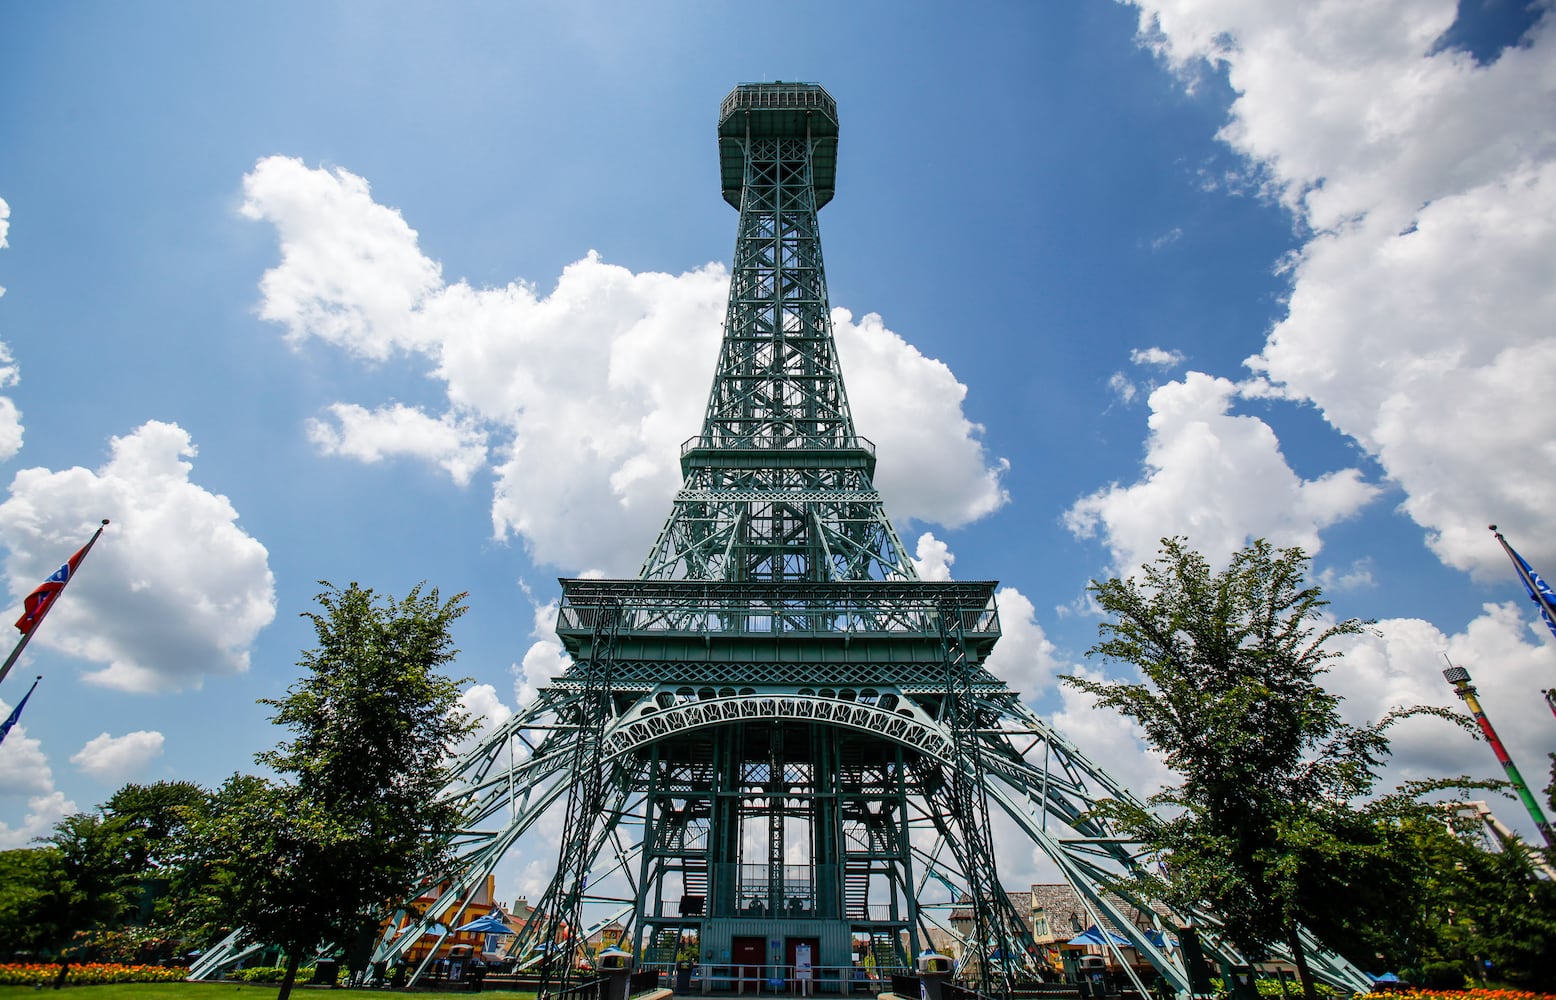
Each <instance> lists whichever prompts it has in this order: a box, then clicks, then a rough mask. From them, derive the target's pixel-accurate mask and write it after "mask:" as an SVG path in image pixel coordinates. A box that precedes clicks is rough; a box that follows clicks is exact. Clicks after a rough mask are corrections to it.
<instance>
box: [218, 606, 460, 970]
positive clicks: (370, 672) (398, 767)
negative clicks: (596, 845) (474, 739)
mask: <svg viewBox="0 0 1556 1000" xmlns="http://www.w3.org/2000/svg"><path fill="white" fill-rule="evenodd" d="M324 586H325V587H326V588H327V589H326V590H325V591H324V592H323V593H322V594H320V595H319V598H318V600H319V604H320V605H321V607H322V610H320V611H318V612H314V613H311V614H309V615H307V616H306V617H308V618H309V619H310V620H311V621H312V622H313V626H314V632H315V636H316V639H317V645H316V646H315V648H314V649H312V650H308V651H306V652H304V654H303V658H302V660H301V661H300V663H299V665H300V666H302V667H303V668H305V670H306V673H305V674H304V676H303V677H302V678H301V679H300V680H298V681H297V682H296V683H295V684H293V685H292V687H291V688H290V689H289V690H288V692H287V694H286V696H285V697H283V698H277V699H266V700H264V701H263V704H267V705H270V706H271V707H272V708H274V709H275V713H274V715H273V716H272V721H273V722H275V723H277V724H278V725H281V726H284V727H286V728H287V729H289V730H290V731H291V738H290V740H287V741H283V742H282V743H280V744H279V745H278V746H277V747H276V748H275V749H274V750H270V751H266V752H264V753H260V754H258V755H257V760H258V761H259V762H260V763H262V764H265V765H268V766H269V767H270V768H272V769H273V770H274V771H275V772H276V773H277V774H278V775H279V776H280V778H281V780H278V781H267V780H262V779H256V778H247V777H239V778H234V779H233V780H232V781H229V782H228V783H227V784H226V785H224V786H223V788H222V789H221V790H220V791H219V792H218V795H217V799H218V800H219V805H218V807H217V808H215V809H213V810H212V814H211V816H210V817H209V818H208V820H207V821H206V822H205V823H204V824H203V827H202V831H201V832H202V836H201V837H200V838H199V839H200V840H201V842H202V843H203V845H204V846H203V856H204V859H205V863H206V871H207V875H208V878H209V881H210V883H211V884H212V885H213V886H215V887H216V895H217V897H218V898H219V899H220V900H221V902H222V904H223V905H224V906H225V907H226V909H227V913H228V916H229V919H230V920H231V921H232V922H233V923H235V924H242V925H244V926H246V927H247V928H249V931H250V933H252V934H253V935H254V936H256V937H257V938H259V939H260V940H262V941H265V942H266V943H269V944H274V945H278V946H280V947H282V948H283V949H285V950H286V952H287V955H288V959H289V961H290V963H291V964H290V966H289V972H288V975H287V977H286V980H285V981H284V983H283V986H282V992H281V1000H285V997H286V996H287V994H288V993H289V992H290V989H291V985H292V981H293V978H294V977H295V972H296V968H297V965H298V962H299V959H301V958H302V957H305V953H309V952H310V951H311V949H313V948H315V947H316V946H318V945H319V944H321V943H326V942H345V941H349V940H351V939H353V938H355V937H356V936H357V934H358V933H359V932H360V930H361V928H362V927H363V926H364V925H376V923H377V922H378V920H379V918H380V916H381V914H382V913H383V911H384V909H385V908H386V906H387V905H388V904H390V903H392V902H397V901H399V900H400V899H403V898H404V897H406V896H408V895H410V894H411V893H412V892H413V890H414V889H415V887H416V886H417V885H418V884H419V882H420V881H421V880H422V879H424V878H426V877H429V876H430V875H432V874H434V873H438V872H440V871H442V870H443V869H444V868H446V866H447V864H448V862H449V860H450V852H449V847H448V842H449V838H450V837H451V836H452V835H453V833H455V832H456V831H457V830H458V828H459V823H460V804H459V803H458V802H454V801H449V800H447V799H444V798H442V797H441V796H440V793H441V792H442V790H443V788H444V787H445V785H446V784H447V782H448V779H449V773H450V772H449V767H448V765H449V762H450V758H449V754H450V748H451V747H453V746H454V745H455V744H457V743H458V742H459V740H460V739H462V738H463V737H464V736H465V735H466V734H467V733H468V732H469V730H470V727H471V723H470V721H469V720H468V718H467V717H466V716H465V715H464V713H462V712H460V711H459V709H458V701H459V684H460V683H462V682H461V681H457V680H454V679H452V678H449V677H447V676H445V675H443V674H442V673H440V672H439V668H441V667H443V666H444V665H446V664H447V663H449V662H450V661H452V660H453V658H454V656H455V654H456V652H457V651H456V650H455V649H454V647H453V638H452V635H451V632H450V628H451V626H452V624H453V622H454V621H455V620H456V619H457V618H459V616H460V615H462V614H463V613H464V610H465V609H464V605H463V604H462V603H461V602H462V599H463V596H464V595H462V594H461V595H459V596H456V597H454V598H451V599H449V600H447V601H442V600H440V598H439V596H438V592H437V591H436V590H432V591H430V592H429V593H425V594H424V593H422V589H421V588H420V587H417V588H415V589H413V590H412V591H411V592H410V594H409V595H408V596H406V597H405V598H404V599H403V600H400V601H395V600H393V599H388V598H386V599H382V600H381V599H379V598H378V597H377V595H375V594H374V593H373V591H372V590H369V589H365V588H361V587H358V586H357V585H356V584H352V585H351V586H349V587H347V588H345V589H344V590H342V589H338V588H335V587H333V586H331V585H329V584H325V585H324Z"/></svg>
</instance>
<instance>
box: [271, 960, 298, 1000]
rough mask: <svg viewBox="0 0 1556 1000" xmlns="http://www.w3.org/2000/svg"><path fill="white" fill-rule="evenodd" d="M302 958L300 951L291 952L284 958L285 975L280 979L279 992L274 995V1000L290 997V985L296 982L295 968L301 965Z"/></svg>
mask: <svg viewBox="0 0 1556 1000" xmlns="http://www.w3.org/2000/svg"><path fill="white" fill-rule="evenodd" d="M302 960H303V956H302V952H300V951H291V952H289V953H288V954H287V956H286V975H285V976H283V977H281V992H280V993H277V994H276V1000H286V998H287V997H289V996H291V995H292V984H293V983H295V982H297V966H298V965H300V964H302Z"/></svg>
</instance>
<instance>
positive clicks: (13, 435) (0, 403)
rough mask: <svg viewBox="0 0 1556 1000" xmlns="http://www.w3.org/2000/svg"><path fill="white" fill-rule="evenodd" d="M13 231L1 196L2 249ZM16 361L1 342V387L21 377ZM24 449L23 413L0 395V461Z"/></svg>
mask: <svg viewBox="0 0 1556 1000" xmlns="http://www.w3.org/2000/svg"><path fill="white" fill-rule="evenodd" d="M10 231H11V206H10V205H7V204H6V202H5V199H4V198H0V249H4V248H5V247H7V246H10V244H9V243H8V242H6V236H7V234H8V233H9V232H10ZM4 294H5V288H4V287H0V295H4ZM20 374H21V373H20V372H19V371H18V369H17V367H16V364H15V362H13V361H12V360H11V349H10V348H9V347H7V346H6V345H5V344H3V343H0V388H5V387H8V386H13V385H15V384H16V383H17V381H19V379H20ZM21 450H22V413H21V411H20V410H18V409H17V408H16V403H15V401H14V400H12V399H11V398H10V397H9V396H0V462H4V461H6V460H7V459H11V458H15V457H16V453H17V452H19V451H21Z"/></svg>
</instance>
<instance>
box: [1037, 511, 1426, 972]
mask: <svg viewBox="0 0 1556 1000" xmlns="http://www.w3.org/2000/svg"><path fill="white" fill-rule="evenodd" d="M1307 563H1308V560H1307V557H1306V556H1305V555H1304V554H1303V552H1302V551H1301V550H1300V549H1295V548H1292V549H1281V550H1277V549H1275V548H1274V547H1272V546H1271V545H1270V544H1269V543H1267V542H1264V541H1258V542H1255V543H1253V544H1252V545H1251V546H1249V547H1248V548H1246V549H1244V550H1242V551H1241V552H1238V553H1237V554H1235V555H1234V556H1233V557H1232V560H1231V562H1230V565H1229V566H1228V567H1227V568H1226V569H1225V570H1222V571H1220V572H1214V571H1212V569H1211V566H1210V564H1209V563H1208V561H1207V560H1206V559H1205V558H1204V557H1203V556H1201V555H1200V554H1199V553H1197V552H1194V551H1192V550H1191V549H1189V548H1188V547H1187V545H1186V544H1185V543H1184V541H1183V540H1182V539H1164V540H1163V542H1162V549H1161V552H1160V554H1159V555H1158V558H1157V559H1156V561H1155V562H1153V563H1152V564H1150V565H1148V566H1145V567H1143V569H1142V570H1141V572H1140V574H1139V576H1138V577H1135V578H1115V579H1111V580H1108V581H1106V582H1102V583H1097V582H1095V581H1093V583H1092V586H1091V588H1090V589H1091V592H1092V594H1093V595H1094V597H1095V599H1096V601H1097V603H1098V604H1099V605H1100V606H1101V608H1102V609H1103V610H1104V611H1105V612H1107V613H1108V614H1109V615H1110V616H1111V617H1110V619H1109V620H1107V621H1105V622H1104V623H1103V624H1102V625H1101V626H1100V627H1099V628H1100V634H1101V641H1100V642H1099V643H1098V644H1097V645H1096V646H1095V647H1093V649H1092V650H1091V652H1092V653H1093V654H1098V655H1101V656H1102V657H1105V658H1106V659H1108V660H1111V661H1115V662H1121V663H1128V664H1133V665H1134V666H1136V667H1138V668H1139V670H1140V673H1141V675H1142V678H1143V679H1142V680H1141V681H1139V682H1127V681H1103V680H1094V679H1088V678H1083V677H1074V676H1072V677H1067V678H1065V681H1066V682H1067V683H1069V684H1071V685H1073V686H1075V687H1077V688H1080V689H1082V690H1084V691H1087V692H1090V693H1091V694H1092V695H1094V696H1095V697H1096V699H1097V702H1098V704H1099V705H1102V706H1105V707H1109V708H1113V709H1116V710H1117V711H1119V712H1121V713H1122V714H1124V715H1126V716H1128V717H1129V718H1131V719H1133V720H1134V721H1135V722H1136V723H1138V724H1139V725H1140V727H1141V729H1142V730H1143V731H1144V733H1145V737H1146V739H1147V741H1148V742H1149V743H1150V745H1151V746H1152V747H1153V748H1154V749H1155V750H1156V751H1157V752H1158V753H1160V754H1161V755H1162V757H1163V758H1164V760H1165V761H1166V763H1167V764H1168V765H1169V766H1170V767H1171V768H1172V769H1173V771H1174V772H1176V774H1177V775H1178V776H1179V778H1180V779H1181V780H1180V783H1179V784H1177V785H1174V786H1172V787H1169V788H1167V789H1165V790H1163V791H1162V792H1160V793H1159V794H1157V795H1156V796H1154V797H1153V798H1152V799H1151V800H1150V802H1149V806H1150V807H1152V808H1142V807H1141V806H1140V805H1138V804H1135V803H1129V802H1109V803H1105V804H1103V806H1102V807H1101V809H1100V810H1099V812H1101V813H1103V814H1104V815H1106V816H1108V817H1109V818H1110V819H1112V820H1113V821H1114V822H1115V823H1116V824H1117V825H1118V826H1119V827H1120V828H1121V829H1122V830H1123V831H1124V832H1126V833H1127V834H1128V835H1130V836H1132V837H1134V838H1137V839H1138V840H1140V841H1141V842H1142V843H1143V844H1145V845H1146V846H1147V848H1148V849H1150V850H1151V851H1152V852H1154V853H1155V854H1156V855H1157V856H1158V857H1159V858H1160V860H1161V862H1162V866H1161V869H1160V870H1159V871H1158V872H1155V873H1143V874H1142V875H1141V876H1140V878H1139V880H1140V881H1141V882H1143V883H1145V884H1144V885H1141V886H1139V887H1138V888H1140V889H1142V890H1144V891H1147V892H1150V893H1152V894H1154V895H1155V896H1156V897H1157V898H1160V899H1162V900H1163V901H1164V902H1166V903H1168V904H1169V905H1171V906H1173V907H1174V908H1176V909H1179V910H1180V911H1185V912H1192V911H1195V910H1199V911H1205V912H1213V913H1215V914H1217V915H1218V916H1219V917H1220V918H1221V919H1222V920H1223V921H1224V932H1225V934H1226V936H1227V938H1228V939H1230V941H1231V942H1232V943H1233V944H1234V945H1235V946H1236V947H1237V948H1238V950H1239V951H1241V952H1243V953H1244V954H1245V955H1246V956H1248V957H1250V958H1254V959H1259V958H1263V957H1265V956H1266V955H1268V954H1269V953H1270V951H1271V949H1272V948H1273V947H1275V946H1276V945H1277V944H1284V945H1286V946H1288V947H1289V948H1290V949H1291V950H1292V952H1293V953H1294V956H1295V957H1296V959H1297V964H1298V968H1299V971H1300V972H1301V974H1302V976H1303V980H1304V986H1305V988H1306V990H1307V992H1308V994H1309V996H1312V995H1313V993H1312V990H1313V984H1312V981H1311V977H1310V976H1309V975H1308V973H1307V968H1306V963H1305V961H1304V949H1303V947H1302V944H1301V940H1300V938H1299V932H1298V928H1299V926H1300V925H1307V926H1310V927H1314V928H1315V929H1318V930H1320V931H1321V930H1323V929H1324V928H1325V926H1326V925H1328V926H1333V925H1334V923H1335V920H1334V917H1335V915H1336V914H1337V912H1338V911H1341V910H1344V909H1345V908H1346V907H1351V908H1353V909H1354V910H1355V911H1357V912H1375V911H1382V910H1386V909H1387V908H1388V906H1389V905H1391V904H1390V893H1391V892H1392V891H1393V890H1394V889H1395V888H1397V887H1398V885H1400V884H1401V883H1402V882H1408V879H1409V877H1410V874H1411V873H1410V872H1409V871H1408V870H1407V869H1408V866H1407V865H1406V864H1405V863H1404V862H1403V861H1402V855H1401V854H1400V852H1399V851H1398V850H1397V846H1398V845H1397V843H1396V835H1397V834H1396V831H1397V824H1398V822H1399V821H1400V820H1401V818H1403V817H1406V816H1416V815H1419V814H1420V813H1421V811H1422V810H1423V809H1424V808H1425V807H1423V806H1421V805H1420V803H1419V802H1418V801H1417V799H1416V795H1415V793H1417V792H1419V791H1421V789H1420V788H1413V789H1406V790H1404V791H1401V792H1398V793H1394V794H1390V795H1385V796H1382V797H1381V798H1377V799H1373V800H1371V801H1369V802H1367V803H1365V804H1361V805H1357V804H1355V803H1356V802H1357V800H1358V799H1360V798H1362V797H1365V796H1368V795H1370V794H1371V792H1372V790H1373V786H1374V784H1375V782H1376V780H1377V774H1378V770H1379V768H1380V767H1381V766H1382V764H1383V763H1384V762H1385V760H1386V758H1387V756H1388V753H1389V746H1388V737H1387V730H1388V729H1389V727H1390V726H1391V725H1393V723H1395V722H1396V721H1398V720H1399V719H1400V718H1403V717H1405V716H1407V715H1411V714H1418V713H1421V712H1428V713H1432V714H1441V715H1444V716H1448V717H1452V716H1451V713H1448V712H1447V711H1446V710H1437V709H1409V710H1403V711H1396V712H1394V713H1391V714H1390V715H1388V716H1386V717H1385V718H1383V719H1382V720H1379V721H1378V722H1375V723H1371V724H1368V725H1363V726H1355V725H1351V724H1349V723H1347V722H1345V721H1344V720H1343V719H1342V718H1341V716H1340V712H1339V704H1340V699H1339V698H1338V697H1337V696H1335V695H1333V694H1331V693H1330V692H1328V691H1326V690H1325V689H1324V687H1323V686H1322V684H1321V683H1320V679H1321V677H1322V675H1323V674H1324V673H1325V672H1326V671H1327V669H1328V664H1329V662H1330V661H1331V660H1333V659H1334V658H1335V657H1336V656H1338V655H1339V653H1337V652H1336V651H1335V650H1333V649H1331V648H1329V647H1328V644H1329V643H1330V642H1331V641H1332V640H1334V639H1337V638H1340V637H1343V636H1348V635H1354V634H1357V633H1359V632H1361V631H1362V630H1363V629H1364V628H1365V627H1366V623H1364V622H1362V621H1359V620H1357V619H1347V620H1343V621H1334V620H1332V619H1327V618H1326V617H1325V616H1324V614H1323V609H1324V608H1325V607H1326V605H1327V602H1326V601H1324V600H1323V597H1322V594H1321V592H1320V591H1319V589H1318V588H1317V587H1315V586H1312V585H1310V584H1308V582H1307V580H1306V572H1307ZM1455 721H1457V719H1455Z"/></svg>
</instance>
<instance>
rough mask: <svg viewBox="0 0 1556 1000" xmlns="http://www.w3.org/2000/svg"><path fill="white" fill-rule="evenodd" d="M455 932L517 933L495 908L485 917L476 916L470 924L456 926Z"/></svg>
mask: <svg viewBox="0 0 1556 1000" xmlns="http://www.w3.org/2000/svg"><path fill="white" fill-rule="evenodd" d="M454 932H455V933H456V934H464V933H467V932H468V933H471V934H513V933H515V931H514V929H513V928H512V927H509V926H508V925H507V924H506V923H504V922H503V919H502V913H501V912H499V911H497V910H493V911H492V912H491V913H488V914H486V915H485V916H484V917H476V918H475V919H474V920H472V921H470V922H469V923H468V924H463V925H461V926H459V927H455V928H454Z"/></svg>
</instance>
